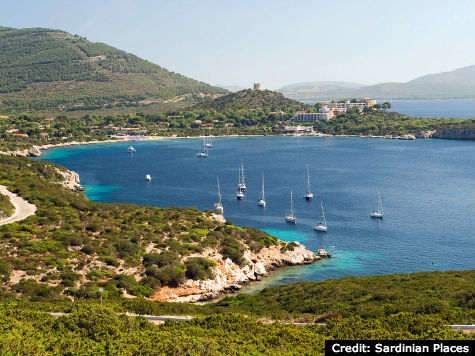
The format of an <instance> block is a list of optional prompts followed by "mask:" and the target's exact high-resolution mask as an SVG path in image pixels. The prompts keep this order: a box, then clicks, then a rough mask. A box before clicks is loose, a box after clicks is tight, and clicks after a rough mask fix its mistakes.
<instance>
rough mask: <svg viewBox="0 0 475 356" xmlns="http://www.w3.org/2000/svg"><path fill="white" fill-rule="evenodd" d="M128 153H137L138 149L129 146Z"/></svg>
mask: <svg viewBox="0 0 475 356" xmlns="http://www.w3.org/2000/svg"><path fill="white" fill-rule="evenodd" d="M127 151H129V152H131V153H135V151H136V149H135V148H134V147H133V146H129V148H127Z"/></svg>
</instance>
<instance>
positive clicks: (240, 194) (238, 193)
mask: <svg viewBox="0 0 475 356" xmlns="http://www.w3.org/2000/svg"><path fill="white" fill-rule="evenodd" d="M241 179H242V176H241V167H239V175H238V189H237V191H236V199H237V200H242V199H244V190H242V188H241V187H242V181H241Z"/></svg>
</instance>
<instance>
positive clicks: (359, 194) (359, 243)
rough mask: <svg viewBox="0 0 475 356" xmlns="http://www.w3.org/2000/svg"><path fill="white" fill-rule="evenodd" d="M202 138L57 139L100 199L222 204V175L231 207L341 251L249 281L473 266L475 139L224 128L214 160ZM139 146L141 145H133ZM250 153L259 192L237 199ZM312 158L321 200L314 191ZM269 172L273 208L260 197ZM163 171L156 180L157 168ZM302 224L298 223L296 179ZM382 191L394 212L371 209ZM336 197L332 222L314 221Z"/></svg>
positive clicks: (56, 158)
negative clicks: (378, 215)
mask: <svg viewBox="0 0 475 356" xmlns="http://www.w3.org/2000/svg"><path fill="white" fill-rule="evenodd" d="M201 143H202V141H201V140H200V139H188V140H160V141H141V142H133V143H131V142H121V143H112V144H99V145H88V146H75V147H64V148H57V149H52V150H48V151H45V152H44V156H43V157H42V158H41V159H43V160H50V161H53V162H54V163H58V164H61V165H63V166H65V167H67V168H69V169H71V170H74V171H76V172H77V173H79V175H80V177H81V182H82V184H83V185H85V186H86V194H87V195H88V197H89V198H90V199H91V200H94V201H101V202H126V203H136V204H147V205H151V206H159V207H167V206H181V207H190V206H195V207H197V208H199V209H202V210H204V209H213V203H215V202H216V201H217V192H216V176H218V175H219V178H220V184H221V192H222V195H223V206H224V216H225V217H226V218H227V219H228V220H231V221H232V222H233V223H235V224H237V225H241V226H243V225H245V226H252V227H255V228H259V229H263V230H265V231H267V232H268V233H269V234H271V235H275V236H277V237H279V238H280V239H282V240H288V241H298V242H301V243H302V244H304V245H305V246H306V247H307V248H309V249H311V250H313V251H317V250H318V249H319V248H324V249H326V250H328V251H329V252H331V253H332V254H333V256H334V258H332V259H327V260H324V261H320V262H317V263H315V264H312V265H306V266H295V267H289V268H284V269H281V270H278V271H275V272H273V273H272V274H271V275H270V276H269V277H268V278H265V279H264V280H263V281H261V282H259V283H253V284H250V285H248V286H246V287H244V291H246V292H248V293H254V292H256V291H258V290H260V289H262V288H264V287H267V286H275V285H280V284H286V283H292V282H298V281H307V280H310V281H318V280H323V279H328V278H339V277H343V276H365V275H376V274H388V273H410V272H416V271H433V270H450V269H458V270H461V269H473V268H474V260H475V232H474V231H475V229H474V227H475V217H474V216H475V214H474V211H475V207H474V181H475V145H474V143H473V142H470V141H456V140H415V141H403V140H384V139H368V138H344V137H296V138H290V137H254V138H248V137H246V138H244V137H239V138H217V139H214V140H213V148H211V149H210V154H209V158H208V159H198V158H196V157H195V154H196V152H198V151H199V150H200V149H201ZM129 145H133V146H134V147H135V148H136V149H137V152H136V153H135V154H131V153H129V152H127V147H128V146H129ZM241 159H242V160H243V162H244V167H245V173H246V184H247V187H248V189H247V194H246V197H245V199H244V200H242V201H237V200H236V197H235V191H236V186H237V180H238V167H239V165H240V163H241ZM307 164H308V165H309V167H310V176H311V184H312V190H313V192H314V194H315V195H316V196H315V198H314V199H313V200H312V201H310V202H309V201H305V200H304V199H303V198H302V196H303V194H304V193H305V191H306V180H307V176H306V165H307ZM262 172H264V173H265V187H266V200H267V207H266V208H265V209H262V208H259V207H258V206H257V199H258V196H259V192H260V190H261V179H262ZM146 174H150V175H151V176H152V181H151V182H146V181H145V175H146ZM291 189H292V190H293V192H294V200H295V212H296V216H297V219H298V221H297V224H296V225H292V224H286V223H285V221H284V219H283V217H284V214H285V211H286V210H288V209H289V195H290V190H291ZM378 191H380V193H381V198H382V203H383V207H384V211H385V216H384V219H382V220H378V219H371V218H370V217H369V212H370V211H371V210H372V209H374V208H375V205H376V194H377V192H378ZM320 198H321V199H322V201H323V205H324V207H325V214H326V217H327V221H328V232H327V233H318V232H316V231H314V230H313V225H314V224H315V223H316V222H317V220H318V219H319V216H320Z"/></svg>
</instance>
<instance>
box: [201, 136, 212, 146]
mask: <svg viewBox="0 0 475 356" xmlns="http://www.w3.org/2000/svg"><path fill="white" fill-rule="evenodd" d="M203 147H206V148H211V147H213V143H212V142H211V138H205V140H204V142H203Z"/></svg>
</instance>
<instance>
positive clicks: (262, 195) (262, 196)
mask: <svg viewBox="0 0 475 356" xmlns="http://www.w3.org/2000/svg"><path fill="white" fill-rule="evenodd" d="M261 199H262V200H265V199H264V172H263V173H262V194H261Z"/></svg>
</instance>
